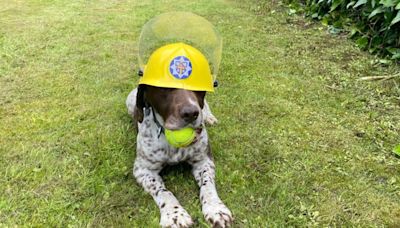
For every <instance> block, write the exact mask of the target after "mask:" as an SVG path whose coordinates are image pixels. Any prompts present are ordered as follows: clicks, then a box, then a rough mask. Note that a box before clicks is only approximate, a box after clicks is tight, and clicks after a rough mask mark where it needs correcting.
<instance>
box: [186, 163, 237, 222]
mask: <svg viewBox="0 0 400 228" xmlns="http://www.w3.org/2000/svg"><path fill="white" fill-rule="evenodd" d="M192 165H193V170H192V172H193V176H194V178H195V179H196V182H197V184H198V185H199V187H200V201H201V205H202V211H203V214H204V217H205V219H206V220H207V221H209V222H210V223H211V224H212V225H213V227H222V228H224V227H230V226H231V224H232V220H233V219H232V213H231V211H230V210H229V209H228V208H227V207H226V206H225V204H224V203H223V202H222V201H221V199H220V198H219V196H218V193H217V189H216V187H215V182H214V179H215V165H214V162H213V161H212V160H211V159H210V158H209V157H207V158H205V159H203V160H201V161H198V162H195V163H192Z"/></svg>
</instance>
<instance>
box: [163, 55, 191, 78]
mask: <svg viewBox="0 0 400 228" xmlns="http://www.w3.org/2000/svg"><path fill="white" fill-rule="evenodd" d="M169 71H170V72H171V74H172V75H173V76H174V77H175V78H177V79H185V78H188V77H189V76H190V74H191V73H192V63H191V62H190V60H189V59H188V58H186V57H185V56H178V57H175V58H174V59H173V60H172V61H171V63H170V64H169Z"/></svg>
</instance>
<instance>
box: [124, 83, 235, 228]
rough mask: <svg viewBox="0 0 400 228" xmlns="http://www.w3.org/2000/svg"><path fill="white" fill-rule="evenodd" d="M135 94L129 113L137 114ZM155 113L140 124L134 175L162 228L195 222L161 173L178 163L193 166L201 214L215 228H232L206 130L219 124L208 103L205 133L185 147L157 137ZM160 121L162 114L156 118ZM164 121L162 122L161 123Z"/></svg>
mask: <svg viewBox="0 0 400 228" xmlns="http://www.w3.org/2000/svg"><path fill="white" fill-rule="evenodd" d="M136 93H137V90H136V89H135V90H133V91H132V92H131V93H130V94H129V96H128V99H127V102H126V104H127V107H128V113H129V114H131V115H132V116H134V115H135V107H136V104H135V103H136ZM151 112H152V110H151V109H150V110H148V111H147V112H146V111H144V112H143V113H146V114H145V115H144V116H143V120H142V121H141V122H138V135H137V151H136V160H135V163H134V168H133V174H134V176H135V178H136V180H137V182H138V183H139V184H140V185H141V186H142V187H143V188H144V190H145V191H146V192H148V193H149V194H150V195H151V196H152V197H153V199H154V201H155V202H156V204H157V206H158V207H159V209H160V214H161V218H160V225H161V226H162V227H190V226H191V225H193V221H192V219H191V217H190V215H189V214H188V212H187V211H186V210H185V209H184V208H183V207H182V206H181V205H180V203H179V201H178V200H177V199H176V198H175V196H174V195H173V194H172V192H170V191H169V190H168V189H166V187H165V185H164V182H163V180H162V178H161V177H160V175H159V173H160V171H161V170H162V169H163V168H164V167H165V166H166V165H171V164H177V163H179V162H188V163H189V164H190V165H192V174H193V176H194V177H195V179H196V182H197V184H198V186H199V187H200V201H201V204H202V212H203V214H204V217H205V219H206V220H207V221H209V222H210V223H211V224H212V226H213V227H230V226H231V224H232V213H231V212H230V210H229V209H228V208H227V207H226V206H225V205H224V203H223V202H222V201H221V199H220V198H219V196H218V194H217V190H216V187H215V165H214V162H213V160H212V158H211V149H210V145H209V142H208V135H207V130H206V129H205V128H204V122H206V123H208V124H214V123H216V121H217V119H216V118H215V117H214V116H213V115H212V113H211V111H210V109H209V106H208V104H207V103H206V102H205V104H204V108H203V112H202V116H201V118H202V122H203V123H202V125H203V130H202V131H201V133H200V134H199V135H198V138H197V141H196V142H195V143H194V144H192V145H190V146H188V147H186V148H179V149H177V148H174V147H171V146H170V145H169V144H168V143H167V141H166V139H165V136H164V135H163V134H161V135H160V137H158V127H157V125H156V123H155V121H154V117H153V114H152V113H151ZM156 116H157V118H159V115H156ZM159 121H160V122H162V120H159Z"/></svg>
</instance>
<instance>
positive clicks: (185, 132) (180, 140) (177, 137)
mask: <svg viewBox="0 0 400 228" xmlns="http://www.w3.org/2000/svg"><path fill="white" fill-rule="evenodd" d="M195 137H196V132H195V131H194V129H193V128H190V127H187V128H182V129H180V130H175V131H171V130H168V129H165V138H166V139H167V141H168V143H169V144H170V145H171V146H173V147H176V148H180V147H186V146H189V145H190V144H191V143H192V142H193V140H194V138H195Z"/></svg>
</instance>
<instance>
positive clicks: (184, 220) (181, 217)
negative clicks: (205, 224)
mask: <svg viewBox="0 0 400 228" xmlns="http://www.w3.org/2000/svg"><path fill="white" fill-rule="evenodd" d="M160 225H161V226H162V227H171V228H181V227H182V228H183V227H190V226H192V225H193V221H192V218H191V217H190V215H189V214H188V213H187V212H186V210H185V209H183V207H182V206H173V207H169V208H164V209H162V210H161V220H160Z"/></svg>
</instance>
